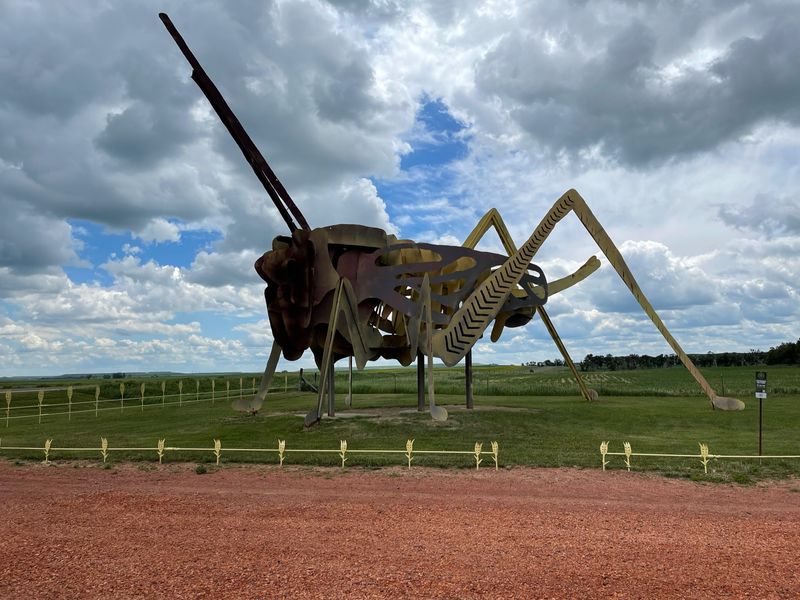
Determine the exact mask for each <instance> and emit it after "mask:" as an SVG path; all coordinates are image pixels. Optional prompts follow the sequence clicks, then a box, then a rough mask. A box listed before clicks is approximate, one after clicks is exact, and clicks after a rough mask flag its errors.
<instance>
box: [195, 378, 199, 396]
mask: <svg viewBox="0 0 800 600" xmlns="http://www.w3.org/2000/svg"><path fill="white" fill-rule="evenodd" d="M194 399H195V401H198V400H200V380H199V379H195V380H194Z"/></svg>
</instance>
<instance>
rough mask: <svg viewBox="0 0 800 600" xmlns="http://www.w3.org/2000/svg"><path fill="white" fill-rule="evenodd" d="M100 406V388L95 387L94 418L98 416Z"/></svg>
mask: <svg viewBox="0 0 800 600" xmlns="http://www.w3.org/2000/svg"><path fill="white" fill-rule="evenodd" d="M99 405H100V386H99V385H96V386H94V416H95V417H96V416H97V411H98V406H99Z"/></svg>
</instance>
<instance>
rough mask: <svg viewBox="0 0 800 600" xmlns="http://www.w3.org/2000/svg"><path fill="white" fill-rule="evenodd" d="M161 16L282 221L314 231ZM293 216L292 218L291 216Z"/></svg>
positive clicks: (189, 52)
mask: <svg viewBox="0 0 800 600" xmlns="http://www.w3.org/2000/svg"><path fill="white" fill-rule="evenodd" d="M158 16H159V18H160V19H161V20H162V21H163V22H164V26H165V27H166V28H167V31H169V34H170V35H171V36H172V39H173V40H175V43H176V44H178V48H180V49H181V52H183V55H184V56H185V57H186V60H187V61H189V64H190V65H191V66H192V79H194V82H195V83H196V84H197V86H198V87H199V88H200V89H201V90H202V92H203V94H205V96H206V98H208V101H209V102H210V103H211V107H212V108H213V109H214V111H215V112H216V113H217V115H218V116H219V118H220V120H221V121H222V124H223V125H225V127H226V129H227V130H228V133H230V134H231V137H233V140H234V141H235V142H236V145H237V146H239V149H240V150H241V151H242V154H244V157H245V158H246V159H247V162H248V163H250V166H251V167H252V168H253V172H254V173H255V174H256V177H258V180H259V181H260V182H261V185H263V186H264V189H265V190H267V193H268V194H269V197H270V198H272V202H273V203H274V204H275V207H276V208H277V209H278V212H280V213H281V216H282V217H283V220H284V221H286V224H287V225H288V226H289V230H290V231H294V230H295V229H297V228H298V227H297V225H295V223H294V221H293V220H292V216H294V218H295V219H297V222H298V223H299V224H300V227H302V228H303V229H311V227H309V226H308V222H307V221H306V219H305V217H304V216H303V213H301V212H300V209H299V208H297V205H295V203H294V202H293V201H292V198H291V196H289V192H287V191H286V188H284V187H283V184H282V183H281V182H280V181H279V180H278V178H277V177H276V176H275V173H273V172H272V169H270V167H269V165H268V164H267V160H266V159H265V158H264V156H263V155H262V154H261V152H259V151H258V148H257V147H256V145H255V144H254V143H253V140H251V139H250V136H249V135H247V132H246V131H245V130H244V127H242V124H241V123H240V122H239V119H237V118H236V115H234V114H233V111H232V110H231V108H230V106H228V103H227V102H225V98H223V97H222V94H221V93H220V91H219V90H218V89H217V86H215V85H214V82H213V81H211V79H210V78H209V76H208V75H206V72H205V70H203V67H201V66H200V63H199V62H198V60H197V59H196V58H195V56H194V54H192V51H191V50H189V46H187V45H186V42H185V41H183V37H181V34H180V33H178V30H177V29H176V28H175V25H173V24H172V21H171V20H170V18H169V17H168V16H167V14H166V13H158ZM287 209H288V210H287ZM290 212H291V215H290V214H289V213H290Z"/></svg>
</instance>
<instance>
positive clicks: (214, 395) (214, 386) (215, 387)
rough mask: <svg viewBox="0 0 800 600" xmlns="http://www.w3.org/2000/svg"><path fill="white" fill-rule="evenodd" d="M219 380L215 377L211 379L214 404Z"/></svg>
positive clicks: (212, 402) (212, 401)
mask: <svg viewBox="0 0 800 600" xmlns="http://www.w3.org/2000/svg"><path fill="white" fill-rule="evenodd" d="M216 389H217V382H216V381H214V380H213V379H212V380H211V404H214V399H215V398H216V395H217V392H216Z"/></svg>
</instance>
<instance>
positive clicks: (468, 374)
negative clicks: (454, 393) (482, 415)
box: [464, 350, 475, 410]
mask: <svg viewBox="0 0 800 600" xmlns="http://www.w3.org/2000/svg"><path fill="white" fill-rule="evenodd" d="M464 382H465V387H466V393H467V410H472V409H473V408H474V406H475V405H474V402H473V398H472V350H470V351H469V352H467V355H466V356H465V357H464Z"/></svg>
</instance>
